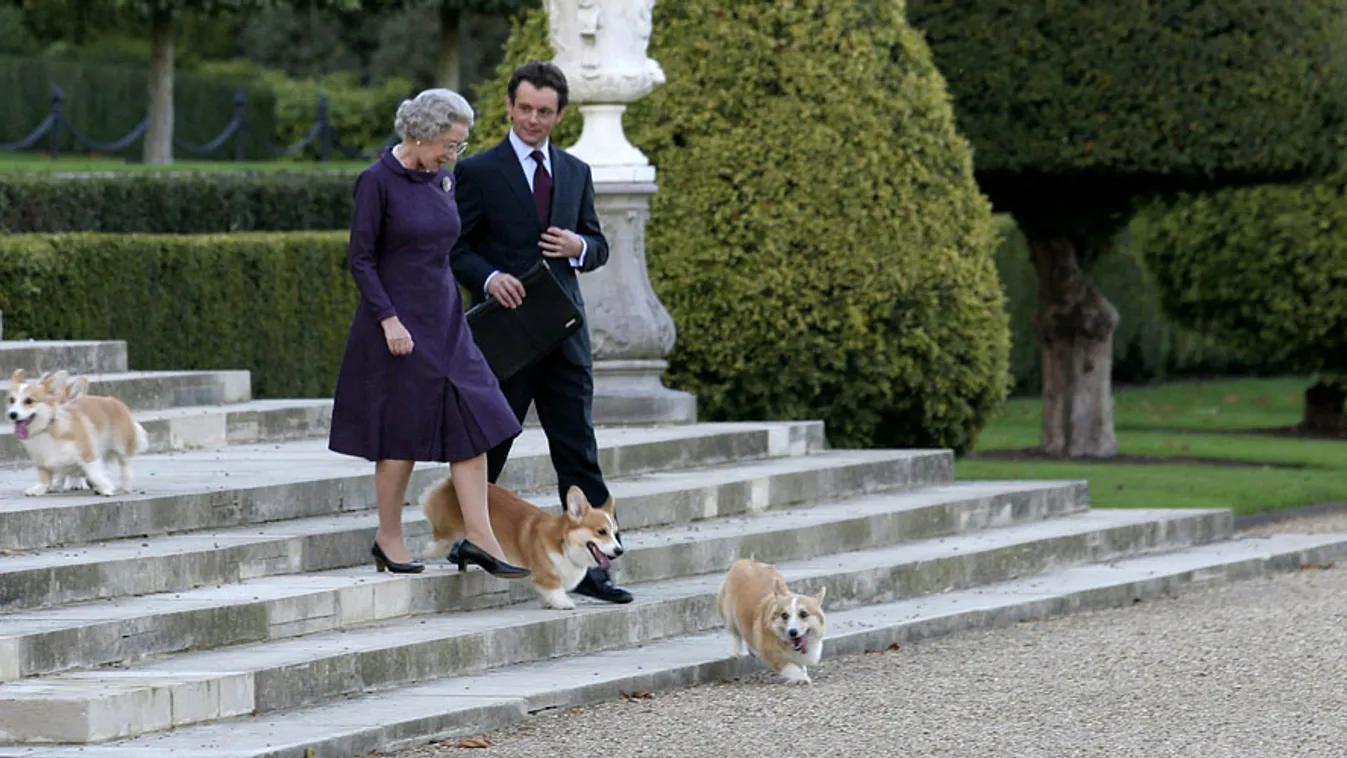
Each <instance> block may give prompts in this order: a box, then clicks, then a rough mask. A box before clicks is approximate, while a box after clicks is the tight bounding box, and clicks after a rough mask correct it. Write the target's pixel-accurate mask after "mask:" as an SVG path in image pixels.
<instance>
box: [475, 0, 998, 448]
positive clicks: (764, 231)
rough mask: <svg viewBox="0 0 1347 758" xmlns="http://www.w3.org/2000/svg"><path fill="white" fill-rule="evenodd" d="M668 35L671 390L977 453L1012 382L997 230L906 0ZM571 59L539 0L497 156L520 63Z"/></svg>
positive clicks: (629, 119) (490, 131)
mask: <svg viewBox="0 0 1347 758" xmlns="http://www.w3.org/2000/svg"><path fill="white" fill-rule="evenodd" d="M650 48H651V56H652V57H653V58H655V59H656V60H658V61H659V62H660V65H661V66H662V67H663V68H664V70H665V72H666V74H667V79H668V83H667V84H665V85H663V86H661V87H658V88H656V89H655V91H654V92H653V93H652V94H651V95H650V96H649V97H647V98H645V99H644V100H642V101H640V102H638V103H636V104H634V105H633V106H632V107H631V108H630V109H629V110H628V111H627V114H626V118H625V124H626V127H627V133H628V135H629V137H630V139H631V140H632V142H633V143H634V144H636V145H637V146H638V147H640V148H641V149H642V150H643V151H644V152H645V153H646V154H647V155H648V156H649V157H650V159H651V161H652V162H653V163H654V164H655V165H656V166H657V167H658V168H659V172H660V173H659V179H658V181H659V185H660V191H659V192H658V193H657V194H656V195H655V196H654V198H653V200H652V206H651V214H652V215H651V219H650V223H649V225H648V227H647V230H646V234H647V250H648V259H649V265H650V272H651V279H652V282H653V284H654V288H655V291H656V292H657V294H658V295H659V297H660V299H661V300H662V301H663V302H664V304H665V305H666V306H667V307H668V309H669V311H670V312H671V314H672V315H673V318H674V321H675V323H676V324H677V327H678V341H677V344H676V346H675V348H674V352H673V354H672V355H671V356H670V357H669V360H670V370H669V379H670V383H671V384H672V385H674V386H676V387H679V388H682V389H686V390H689V391H691V392H695V393H696V394H697V395H698V399H699V405H700V407H701V409H702V413H703V416H704V417H706V418H709V419H782V418H821V419H823V420H824V421H825V422H826V423H827V428H828V435H829V438H830V441H831V442H832V444H834V445H838V446H848V447H850V446H872V445H876V446H942V447H951V448H954V449H955V450H959V451H962V450H967V449H969V448H970V447H971V446H972V444H973V442H974V440H975V438H976V436H977V434H978V432H979V430H980V429H981V428H982V427H983V426H984V425H985V424H986V423H987V421H988V420H989V419H990V418H991V416H992V414H993V413H995V412H996V411H997V410H998V409H999V408H1000V406H1001V404H1002V401H1003V399H1004V397H1005V395H1006V392H1007V390H1008V388H1009V384H1010V380H1009V373H1008V353H1009V329H1008V324H1007V317H1006V313H1005V309H1004V303H1003V299H1002V295H1001V291H1000V287H999V285H998V283H997V279H996V268H995V263H994V259H993V256H994V253H995V249H996V244H997V239H996V235H995V232H994V230H993V227H992V218H991V212H990V207H989V204H988V203H987V201H986V199H985V198H983V197H982V196H981V195H980V194H979V192H978V188H977V186H976V184H975V183H974V181H973V165H972V154H971V151H970V150H969V147H968V145H967V143H966V142H965V141H964V140H963V139H962V138H961V137H960V136H959V135H958V134H957V133H956V131H955V129H954V115H953V113H952V112H951V111H950V107H949V103H948V97H947V94H946V92H945V85H944V81H943V79H942V78H941V75H940V73H939V72H938V71H937V70H936V68H935V66H934V65H933V64H932V63H931V60H930V56H929V52H928V51H927V48H926V45H925V43H924V42H923V41H922V39H921V36H920V35H919V34H918V33H917V32H915V31H913V30H912V29H911V28H909V27H908V25H907V23H906V22H905V20H904V18H903V13H902V5H901V3H898V2H893V0H859V1H858V2H848V3H838V2H835V1H834V0H796V1H795V2H791V3H762V2H757V1H755V0H718V1H717V2H715V3H706V2H704V1H703V0H667V1H665V0H661V2H660V4H659V7H658V8H656V11H655V14H654V29H653V34H652V37H651V41H650ZM551 57H552V52H551V50H550V48H549V44H548V32H547V24H546V17H545V15H544V13H543V12H542V11H539V10H534V11H531V12H529V13H527V14H526V15H525V16H524V17H523V20H522V22H521V23H520V24H518V25H517V27H516V29H515V30H514V32H513V34H512V35H511V38H510V40H509V41H508V42H507V47H506V52H505V56H504V62H503V64H502V66H501V67H500V68H499V69H498V71H497V73H496V76H495V77H494V79H492V80H490V81H487V82H484V83H483V84H482V85H480V86H479V87H478V88H477V91H478V92H480V93H483V94H482V97H481V98H480V100H479V102H478V104H477V107H478V109H479V115H478V122H477V123H478V126H477V127H476V128H475V129H474V134H473V137H472V142H473V144H474V145H475V146H477V147H478V149H481V148H484V147H489V146H490V145H492V144H494V143H495V142H496V141H498V140H499V139H500V138H501V137H503V136H504V134H505V130H506V128H507V127H506V125H507V119H506V118H505V115H504V107H505V105H504V92H505V82H506V79H507V78H508V76H509V74H510V72H511V71H512V70H513V69H514V67H515V66H517V65H518V64H520V63H522V62H523V61H525V60H527V59H529V58H543V59H548V58H551ZM580 121H581V116H580V113H579V112H578V111H577V110H575V109H572V110H571V113H570V115H569V116H568V117H567V119H566V121H565V122H564V123H563V128H562V129H561V130H559V131H558V132H557V133H556V135H555V139H556V141H557V143H558V144H562V145H566V144H571V143H572V142H573V141H574V139H575V136H576V134H577V133H578V128H579V126H580ZM837 156H843V157H842V158H841V159H836V158H837Z"/></svg>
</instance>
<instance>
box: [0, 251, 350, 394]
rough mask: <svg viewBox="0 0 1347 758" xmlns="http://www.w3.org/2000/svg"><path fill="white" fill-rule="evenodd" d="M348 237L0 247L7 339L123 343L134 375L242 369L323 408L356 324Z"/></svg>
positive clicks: (267, 388) (268, 389) (265, 385)
mask: <svg viewBox="0 0 1347 758" xmlns="http://www.w3.org/2000/svg"><path fill="white" fill-rule="evenodd" d="M346 240H347V234H346V232H344V231H334V232H295V233H289V234H258V233H240V234H220V235H200V236H181V235H115V234H58V235H45V234H41V235H39V234H30V235H0V281H3V282H5V287H4V294H3V296H2V297H0V308H3V310H4V314H5V338H6V339H25V338H29V337H33V338H40V339H58V340H60V339H124V340H127V342H128V349H129V351H130V363H131V365H132V366H135V367H136V369H138V370H175V369H177V370H188V369H249V370H251V371H252V372H253V389H254V392H255V393H256V394H257V396H259V397H287V396H288V397H324V396H330V395H331V393H332V389H333V386H334V384H335V381H336V375H337V366H338V364H339V362H340V361H341V355H342V349H343V346H344V345H345V340H346V330H347V327H348V326H349V325H350V322H351V316H352V314H353V313H354V309H355V303H356V294H355V286H354V283H353V282H352V280H351V277H350V275H349V274H348V273H347V272H346Z"/></svg>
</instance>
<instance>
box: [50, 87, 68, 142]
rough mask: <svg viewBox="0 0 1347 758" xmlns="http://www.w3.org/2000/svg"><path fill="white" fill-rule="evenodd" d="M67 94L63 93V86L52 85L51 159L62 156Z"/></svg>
mask: <svg viewBox="0 0 1347 758" xmlns="http://www.w3.org/2000/svg"><path fill="white" fill-rule="evenodd" d="M64 102H65V93H64V92H62V91H61V85H59V84H53V85H51V115H52V120H51V138H50V140H51V159H52V160H56V156H58V155H60V154H61V124H62V123H64V119H65V116H64V115H62V114H63V112H64V110H65V108H64Z"/></svg>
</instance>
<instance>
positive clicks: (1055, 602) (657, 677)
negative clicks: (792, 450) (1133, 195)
mask: <svg viewBox="0 0 1347 758" xmlns="http://www.w3.org/2000/svg"><path fill="white" fill-rule="evenodd" d="M1344 558H1347V535H1332V534H1329V535H1292V534H1282V535H1274V536H1271V537H1266V538H1243V539H1239V540H1231V541H1225V542H1221V543H1217V544H1211V545H1203V546H1198V547H1192V548H1188V549H1185V550H1180V551H1176V552H1172V553H1166V554H1161V555H1148V556H1144V557H1139V558H1129V559H1125V560H1121V561H1117V562H1115V563H1111V564H1108V565H1088V566H1076V567H1070V568H1060V569H1054V570H1051V571H1050V572H1048V573H1044V574H1040V575H1035V576H1031V577H1025V578H1021V579H1015V580H1012V581H1007V582H1001V583H997V584H993V585H988V586H982V587H978V588H976V589H968V590H958V591H952V592H949V593H946V594H940V595H934V596H923V597H918V598H906V599H899V600H894V601H889V602H884V603H882V604H877V605H863V606H855V607H851V608H849V609H848V608H843V607H842V606H837V607H836V609H835V608H834V606H833V605H832V603H831V602H830V601H831V599H832V597H833V594H832V593H833V591H832V589H831V588H829V590H828V600H827V601H825V602H824V607H825V609H826V610H827V611H828V626H829V637H828V639H827V640H826V642H825V643H824V653H823V660H822V661H821V662H820V664H819V666H818V667H816V668H817V669H824V668H827V667H830V666H834V665H842V664H841V663H840V662H834V659H836V658H837V657H838V656H844V655H854V654H859V653H863V652H866V651H871V650H884V649H885V648H888V647H889V646H890V645H892V644H894V643H898V644H909V643H911V642H914V641H918V640H922V639H928V638H935V637H941V636H945V635H950V634H957V633H960V632H963V631H967V630H972V629H983V628H993V627H1003V626H1009V625H1011V624H1015V623H1018V622H1021V621H1027V620H1031V619H1038V618H1043V617H1050V616H1058V615H1064V614H1068V613H1074V612H1078V611H1085V610H1094V609H1102V608H1114V607H1123V606H1129V605H1131V604H1133V603H1134V602H1135V601H1136V600H1137V599H1151V598H1157V597H1163V596H1165V595H1167V594H1170V593H1172V592H1176V591H1182V590H1185V589H1187V588H1189V587H1192V586H1195V585H1201V584H1209V583H1214V582H1228V581H1239V580H1244V579H1249V578H1253V577H1259V576H1264V575H1268V574H1271V573H1274V572H1283V571H1294V570H1296V569H1297V568H1298V567H1300V566H1302V565H1305V564H1321V563H1325V562H1327V561H1334V560H1343V559H1344ZM786 570H787V578H788V579H791V580H797V579H802V578H804V577H806V576H808V575H809V574H808V570H807V569H804V568H801V569H792V568H787V569H786ZM896 654H901V653H896ZM763 670H764V668H763V666H762V664H761V663H760V662H758V661H757V660H756V659H753V658H750V657H741V658H732V657H731V656H730V641H729V637H728V635H727V634H726V633H725V631H724V630H723V629H720V628H716V629H714V630H713V631H705V632H700V633H696V634H690V635H686V636H680V637H677V638H674V639H666V640H662V641H659V642H655V643H652V644H647V645H640V646H633V647H626V648H622V649H617V650H606V651H603V652H601V653H597V654H590V655H582V656H568V657H561V658H557V659H554V660H545V661H539V662H530V663H524V664H520V665H517V666H508V667H504V668H499V669H495V670H492V671H488V672H484V673H480V674H472V675H467V676H461V677H455V678H447V679H439V680H433V681H427V682H423V683H419V684H414V685H410V686H407V687H403V688H399V689H395V690H388V691H383V692H379V693H377V694H367V695H364V696H361V697H354V698H350V699H344V700H341V701H337V702H332V703H324V704H321V705H315V706H309V707H305V708H298V709H294V710H289V711H282V712H276V713H264V714H261V715H259V716H256V717H254V716H243V717H241V718H233V719H225V720H221V721H217V722H214V723H208V724H200V725H196V726H191V727H186V728H182V729H176V730H174V731H172V732H168V733H164V734H151V735H146V736H142V737H138V738H133V739H125V740H120V741H116V742H109V743H106V744H101V745H71V746H64V745H63V746H35V747H18V746H15V747H12V748H11V749H10V752H5V750H4V749H3V748H0V756H6V758H8V757H9V756H14V758H180V757H181V756H192V757H193V758H196V757H198V756H200V757H201V758H289V757H290V756H296V757H298V756H307V757H308V758H353V757H354V756H364V755H374V754H375V753H376V751H377V753H378V754H379V755H383V754H387V753H391V752H393V751H397V750H402V749H404V748H410V747H413V746H416V745H420V744H424V743H427V742H430V741H432V740H455V739H460V738H463V737H467V736H473V735H480V734H484V733H489V732H491V731H494V730H497V729H501V728H503V727H507V726H510V725H512V724H515V723H518V722H520V721H523V720H525V719H527V718H529V716H530V714H534V713H538V712H540V711H544V710H551V709H557V708H572V707H577V706H585V705H591V704H594V703H598V702H602V701H606V700H616V699H618V698H619V697H621V696H622V695H621V693H623V692H628V693H631V692H638V691H641V690H646V691H651V692H661V691H666V690H672V689H676V688H680V687H688V686H694V685H699V684H708V683H712V682H718V681H721V680H724V679H730V678H733V677H738V676H744V675H747V674H751V673H755V672H759V671H763ZM767 686H772V685H767ZM163 707H164V706H160V709H161V711H162V709H163ZM0 713H3V711H0ZM47 718H50V715H49V713H48V712H46V711H39V712H38V713H36V714H34V715H33V716H32V718H31V719H30V723H37V722H39V721H42V720H44V719H47ZM484 752H486V754H488V755H489V754H490V751H489V750H488V751H484Z"/></svg>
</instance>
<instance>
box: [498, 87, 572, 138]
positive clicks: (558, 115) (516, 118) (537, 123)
mask: <svg viewBox="0 0 1347 758" xmlns="http://www.w3.org/2000/svg"><path fill="white" fill-rule="evenodd" d="M558 99H559V96H558V95H557V91H556V90H554V89H552V88H551V87H544V88H543V89H538V88H537V87H534V86H533V85H532V84H530V83H528V82H520V83H519V87H517V88H516V89H515V92H514V100H513V101H511V100H510V97H509V95H506V97H505V107H506V109H507V110H509V112H510V123H512V124H514V133H515V134H517V135H519V139H521V140H523V141H524V142H525V144H528V145H529V146H531V147H542V144H543V142H545V141H547V137H548V135H550V134H551V133H552V129H553V128H554V127H555V126H556V125H557V124H559V123H561V119H562V117H563V116H565V115H566V111H565V110H563V109H558V108H557V100H558Z"/></svg>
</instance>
